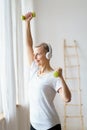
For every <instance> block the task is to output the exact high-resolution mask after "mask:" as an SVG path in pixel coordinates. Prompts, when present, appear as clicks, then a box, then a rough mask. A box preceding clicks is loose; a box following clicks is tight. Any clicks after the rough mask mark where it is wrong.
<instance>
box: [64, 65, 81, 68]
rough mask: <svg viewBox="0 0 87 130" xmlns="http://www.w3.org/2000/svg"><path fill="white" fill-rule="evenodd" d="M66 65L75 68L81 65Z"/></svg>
mask: <svg viewBox="0 0 87 130" xmlns="http://www.w3.org/2000/svg"><path fill="white" fill-rule="evenodd" d="M65 67H66V68H74V67H80V65H66V66H65ZM66 68H65V69H66Z"/></svg>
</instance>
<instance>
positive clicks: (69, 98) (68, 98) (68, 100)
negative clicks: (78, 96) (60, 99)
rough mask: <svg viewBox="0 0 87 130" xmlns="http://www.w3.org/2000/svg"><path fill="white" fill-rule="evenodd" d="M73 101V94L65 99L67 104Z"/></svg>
mask: <svg viewBox="0 0 87 130" xmlns="http://www.w3.org/2000/svg"><path fill="white" fill-rule="evenodd" d="M70 101H71V93H70V95H69V96H68V97H67V98H66V99H65V102H66V103H68V102H70Z"/></svg>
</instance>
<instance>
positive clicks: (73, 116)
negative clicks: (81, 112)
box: [66, 116, 83, 118]
mask: <svg viewBox="0 0 87 130" xmlns="http://www.w3.org/2000/svg"><path fill="white" fill-rule="evenodd" d="M66 118H83V116H66Z"/></svg>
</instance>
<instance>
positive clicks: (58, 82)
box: [55, 78, 62, 91]
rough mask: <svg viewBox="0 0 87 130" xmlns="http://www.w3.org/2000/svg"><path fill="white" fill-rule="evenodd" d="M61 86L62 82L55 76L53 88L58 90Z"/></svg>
mask: <svg viewBox="0 0 87 130" xmlns="http://www.w3.org/2000/svg"><path fill="white" fill-rule="evenodd" d="M61 87H62V82H61V79H60V78H57V81H56V85H55V90H56V91H58V90H59V89H60V88H61Z"/></svg>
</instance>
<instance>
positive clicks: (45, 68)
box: [39, 64, 53, 74]
mask: <svg viewBox="0 0 87 130" xmlns="http://www.w3.org/2000/svg"><path fill="white" fill-rule="evenodd" d="M52 70H53V69H52V68H51V66H50V65H49V64H44V65H43V66H40V67H39V73H40V74H42V73H47V72H50V71H52Z"/></svg>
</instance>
